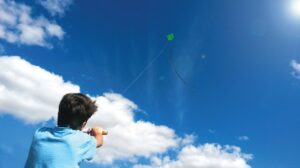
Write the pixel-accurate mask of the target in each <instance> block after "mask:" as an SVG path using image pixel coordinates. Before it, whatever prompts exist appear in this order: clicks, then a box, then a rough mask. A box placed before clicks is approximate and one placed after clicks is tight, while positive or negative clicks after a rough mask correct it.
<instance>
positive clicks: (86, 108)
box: [57, 93, 97, 130]
mask: <svg viewBox="0 0 300 168" xmlns="http://www.w3.org/2000/svg"><path fill="white" fill-rule="evenodd" d="M95 103H96V102H95V101H92V100H91V99H90V98H89V97H88V96H86V95H84V94H82V93H68V94H66V95H64V97H63V98H62V100H61V101H60V103H59V110H58V120H57V125H58V126H59V127H70V128H72V129H75V130H80V129H81V126H82V124H83V123H84V122H86V121H87V120H88V119H89V118H90V117H91V116H92V115H93V114H94V113H95V112H96V111H97V105H96V104H95Z"/></svg>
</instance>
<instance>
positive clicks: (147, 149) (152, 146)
mask: <svg viewBox="0 0 300 168" xmlns="http://www.w3.org/2000/svg"><path fill="white" fill-rule="evenodd" d="M95 99H96V100H97V104H98V108H99V109H98V111H97V112H96V114H95V115H94V116H92V118H91V119H90V120H89V126H90V127H91V126H97V125H102V126H103V127H104V128H107V129H108V131H109V136H107V137H106V139H105V145H104V146H103V147H102V149H101V150H98V151H97V156H96V157H95V159H94V160H93V161H94V162H97V163H112V162H113V161H114V160H116V159H119V160H122V159H126V160H128V159H130V160H134V159H135V157H136V156H145V157H149V156H150V155H152V154H157V153H163V152H166V151H167V150H168V149H169V148H171V147H176V146H177V144H178V140H177V136H176V135H175V132H174V131H173V130H172V129H170V128H168V127H166V126H158V125H155V124H153V123H150V122H146V121H135V120H134V110H136V109H137V106H136V105H135V104H134V103H133V102H132V101H130V100H128V99H126V98H125V97H123V96H122V95H120V94H116V93H105V94H104V95H103V96H98V97H97V98H95Z"/></svg>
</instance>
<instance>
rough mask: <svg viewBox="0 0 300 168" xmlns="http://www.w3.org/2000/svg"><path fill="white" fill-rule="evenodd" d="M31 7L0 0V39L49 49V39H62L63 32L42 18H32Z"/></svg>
mask: <svg viewBox="0 0 300 168" xmlns="http://www.w3.org/2000/svg"><path fill="white" fill-rule="evenodd" d="M31 10H32V9H31V7H29V6H27V5H25V4H21V3H17V2H15V1H8V0H0V39H2V40H5V41H7V42H9V43H16V44H25V45H37V46H42V47H48V48H51V47H52V45H51V43H50V42H49V40H50V39H51V38H57V39H62V38H63V36H64V34H65V32H64V31H63V29H62V28H61V27H60V26H59V25H58V24H56V23H55V22H51V21H49V20H48V19H46V18H45V17H43V16H39V17H36V18H35V17H33V16H32V14H31Z"/></svg>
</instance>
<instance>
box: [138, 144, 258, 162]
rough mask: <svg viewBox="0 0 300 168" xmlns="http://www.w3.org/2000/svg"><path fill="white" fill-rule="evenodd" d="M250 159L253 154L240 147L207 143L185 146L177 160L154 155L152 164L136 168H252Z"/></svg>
mask: <svg viewBox="0 0 300 168" xmlns="http://www.w3.org/2000/svg"><path fill="white" fill-rule="evenodd" d="M249 159H252V155H248V154H243V153H242V152H241V149H240V148H239V147H236V146H228V145H226V146H221V145H219V144H208V143H207V144H204V145H200V146H198V147H196V146H194V145H188V146H185V147H183V148H182V149H181V151H180V152H179V154H178V155H177V158H176V159H175V160H172V159H170V157H168V156H165V157H163V158H158V157H153V158H152V159H151V164H150V165H135V166H134V168H251V166H249V165H248V164H247V161H248V160H249Z"/></svg>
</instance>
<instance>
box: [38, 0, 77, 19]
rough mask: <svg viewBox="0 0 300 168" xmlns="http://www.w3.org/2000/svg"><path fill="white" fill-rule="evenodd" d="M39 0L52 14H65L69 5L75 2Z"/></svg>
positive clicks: (70, 0) (67, 0)
mask: <svg viewBox="0 0 300 168" xmlns="http://www.w3.org/2000/svg"><path fill="white" fill-rule="evenodd" d="M37 2H38V3H39V4H40V5H42V6H43V7H44V8H45V9H47V10H48V11H49V13H50V14H51V15H52V16H56V15H59V16H63V15H64V14H65V11H66V10H68V9H69V6H70V5H72V4H73V0H38V1H37Z"/></svg>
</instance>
